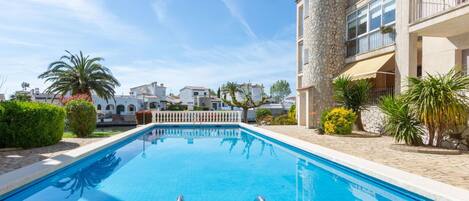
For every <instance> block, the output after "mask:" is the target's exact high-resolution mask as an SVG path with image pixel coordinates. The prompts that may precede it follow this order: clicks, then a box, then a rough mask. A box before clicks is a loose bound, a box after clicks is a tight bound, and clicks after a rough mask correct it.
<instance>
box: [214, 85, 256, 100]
mask: <svg viewBox="0 0 469 201" xmlns="http://www.w3.org/2000/svg"><path fill="white" fill-rule="evenodd" d="M240 86H241V90H243V91H244V93H250V94H251V97H252V100H253V101H255V102H258V101H261V100H262V97H263V96H264V86H263V85H262V84H251V83H244V84H241V85H240ZM222 96H224V97H226V100H228V101H231V97H230V94H226V93H225V94H222ZM236 100H238V101H243V100H244V97H243V96H242V94H241V93H239V92H238V93H236Z"/></svg>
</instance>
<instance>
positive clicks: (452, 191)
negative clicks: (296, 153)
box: [0, 122, 469, 201]
mask: <svg viewBox="0 0 469 201" xmlns="http://www.w3.org/2000/svg"><path fill="white" fill-rule="evenodd" d="M155 125H239V126H240V127H241V128H246V129H249V130H252V131H255V132H258V133H260V134H262V135H265V136H267V137H270V138H272V139H275V140H278V141H280V142H283V143H285V144H288V145H291V146H294V147H297V148H299V149H302V150H304V151H306V152H309V153H311V154H314V155H316V156H319V157H322V158H325V159H327V160H330V161H332V162H335V163H338V164H340V165H343V166H345V167H347V168H351V169H353V170H356V171H358V172H361V173H363V174H366V175H369V176H371V177H374V178H376V179H379V180H382V181H384V182H387V183H389V184H392V185H395V186H398V187H400V188H403V189H406V190H408V191H411V192H414V193H417V194H420V195H422V196H424V197H427V198H430V199H433V200H445V201H446V200H457V201H464V200H467V198H468V197H469V191H468V190H465V189H462V188H458V187H454V186H451V185H448V184H445V183H442V182H439V181H435V180H432V179H429V178H425V177H422V176H419V175H416V174H411V173H408V172H405V171H403V170H399V169H396V168H392V167H389V166H386V165H383V164H379V163H375V162H372V161H369V160H366V159H363V158H359V157H356V156H352V155H349V154H346V153H342V152H339V151H336V150H333V149H329V148H326V147H323V146H319V145H316V144H314V143H310V142H307V141H304V140H301V139H297V138H294V137H290V136H287V135H285V134H281V133H277V132H273V131H270V130H267V129H263V128H259V127H256V126H253V125H249V124H245V123H237V122H232V123H215V122H210V123H151V124H147V125H145V126H139V127H137V128H135V129H132V130H129V131H126V132H123V133H120V134H117V135H114V136H111V137H109V138H105V139H103V140H100V141H97V142H93V143H90V144H88V145H85V146H82V147H79V148H76V149H73V150H70V151H68V152H66V153H62V154H60V155H57V156H55V157H52V158H49V159H45V160H42V161H39V162H36V163H33V164H31V165H28V166H25V167H22V168H20V169H17V170H14V171H11V172H8V173H5V174H3V175H0V198H1V197H2V196H5V195H7V194H8V193H11V192H14V191H15V190H17V189H20V188H21V187H23V186H25V185H27V184H29V183H31V182H33V181H36V180H37V179H39V178H41V177H44V176H47V175H49V174H51V173H53V172H54V171H56V170H59V169H61V168H64V167H66V166H68V165H70V164H72V163H74V162H76V161H78V160H80V159H83V158H85V157H87V156H90V155H92V154H94V153H97V152H99V151H101V150H103V149H106V148H108V147H110V146H112V145H114V144H116V143H119V142H122V141H124V140H126V139H128V138H130V137H132V136H133V135H135V134H137V133H139V132H140V131H143V130H145V129H147V128H150V127H153V126H155Z"/></svg>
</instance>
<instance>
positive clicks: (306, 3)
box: [304, 0, 309, 18]
mask: <svg viewBox="0 0 469 201" xmlns="http://www.w3.org/2000/svg"><path fill="white" fill-rule="evenodd" d="M304 1H305V2H304V7H305V8H304V12H305V13H304V16H305V18H306V17H308V16H309V0H304Z"/></svg>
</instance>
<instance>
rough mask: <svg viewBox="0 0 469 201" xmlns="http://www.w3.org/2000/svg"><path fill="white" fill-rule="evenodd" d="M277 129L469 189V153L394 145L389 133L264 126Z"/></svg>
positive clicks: (289, 134) (280, 131)
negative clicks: (370, 134) (359, 133)
mask: <svg viewBox="0 0 469 201" xmlns="http://www.w3.org/2000/svg"><path fill="white" fill-rule="evenodd" d="M262 128H264V129H268V130H271V131H274V132H278V133H282V134H285V135H288V136H292V137H296V138H298V139H302V140H305V141H308V142H311V143H314V144H317V145H320V146H324V147H327V148H331V149H334V150H337V151H341V152H344V153H347V154H351V155H354V156H357V157H361V158H364V159H367V160H371V161H374V162H377V163H381V164H384V165H387V166H391V167H394V168H398V169H401V170H404V171H407V172H410V173H413V174H417V175H421V176H424V177H427V178H431V179H434V180H437V181H440V182H443V183H447V184H451V185H453V186H457V187H461V188H464V189H469V153H467V152H466V153H463V154H461V155H437V154H426V153H415V152H403V151H399V150H395V149H391V145H393V144H396V143H395V142H394V140H393V139H392V138H391V137H389V136H383V137H378V138H357V137H338V136H329V135H317V133H316V132H315V131H314V130H311V129H305V128H300V127H297V126H262Z"/></svg>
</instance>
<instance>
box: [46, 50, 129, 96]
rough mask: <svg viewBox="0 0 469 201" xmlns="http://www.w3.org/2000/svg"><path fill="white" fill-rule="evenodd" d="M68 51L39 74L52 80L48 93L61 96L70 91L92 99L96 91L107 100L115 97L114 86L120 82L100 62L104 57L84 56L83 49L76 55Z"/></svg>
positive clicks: (49, 80)
mask: <svg viewBox="0 0 469 201" xmlns="http://www.w3.org/2000/svg"><path fill="white" fill-rule="evenodd" d="M66 52H67V55H64V56H62V57H61V58H60V60H59V61H55V62H53V63H51V64H50V65H49V67H48V69H47V71H46V72H44V73H42V74H41V75H39V78H41V79H45V82H51V85H50V86H49V87H47V88H46V90H45V91H46V93H52V94H55V95H61V96H64V95H66V94H67V93H69V92H71V94H72V95H79V94H85V95H88V96H89V97H90V100H91V93H92V92H95V93H96V95H98V96H99V97H101V98H103V99H105V100H106V101H107V100H108V99H111V98H114V94H115V91H114V88H115V87H117V86H120V84H119V82H118V81H117V79H116V78H115V77H114V76H113V75H112V73H111V71H110V70H109V69H108V68H106V67H105V66H103V65H102V64H100V63H99V62H101V61H103V58H101V57H94V58H90V56H83V53H82V52H81V51H80V54H75V55H73V54H72V53H70V52H69V51H66Z"/></svg>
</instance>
